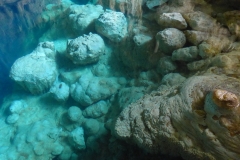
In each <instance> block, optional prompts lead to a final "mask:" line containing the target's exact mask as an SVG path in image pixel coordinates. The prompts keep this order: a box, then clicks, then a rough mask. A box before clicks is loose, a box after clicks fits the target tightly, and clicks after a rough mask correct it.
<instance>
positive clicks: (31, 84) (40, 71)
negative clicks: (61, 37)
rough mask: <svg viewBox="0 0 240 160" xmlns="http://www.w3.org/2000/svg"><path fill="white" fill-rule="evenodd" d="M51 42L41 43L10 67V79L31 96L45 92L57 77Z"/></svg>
mask: <svg viewBox="0 0 240 160" xmlns="http://www.w3.org/2000/svg"><path fill="white" fill-rule="evenodd" d="M54 57H55V49H54V44H53V42H43V43H40V44H39V45H38V47H37V48H36V49H35V50H34V51H33V52H32V53H31V54H28V55H26V56H24V57H21V58H19V59H17V60H16V62H14V64H13V66H12V67H11V71H10V77H11V79H13V80H14V81H15V82H17V83H18V84H20V85H21V86H22V87H23V88H25V89H26V90H28V91H30V92H31V93H32V94H39V93H43V92H45V91H47V90H48V89H49V88H50V86H51V85H52V84H53V82H54V81H55V79H56V77H57V68H56V61H55V58H54Z"/></svg>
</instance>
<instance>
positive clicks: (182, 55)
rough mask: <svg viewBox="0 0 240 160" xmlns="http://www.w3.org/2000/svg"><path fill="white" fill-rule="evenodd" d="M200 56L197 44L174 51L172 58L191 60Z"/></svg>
mask: <svg viewBox="0 0 240 160" xmlns="http://www.w3.org/2000/svg"><path fill="white" fill-rule="evenodd" d="M197 56H198V48H197V47H196V46H192V47H185V48H180V49H177V50H175V51H173V53H172V60H174V61H176V60H177V61H186V62H190V61H193V60H196V59H197Z"/></svg>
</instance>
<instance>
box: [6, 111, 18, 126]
mask: <svg viewBox="0 0 240 160" xmlns="http://www.w3.org/2000/svg"><path fill="white" fill-rule="evenodd" d="M18 119H19V114H17V113H13V114H11V115H9V116H8V117H7V120H6V121H7V123H8V124H13V123H16V122H17V121H18Z"/></svg>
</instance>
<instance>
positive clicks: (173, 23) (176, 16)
mask: <svg viewBox="0 0 240 160" xmlns="http://www.w3.org/2000/svg"><path fill="white" fill-rule="evenodd" d="M156 21H157V23H158V24H159V25H161V26H163V27H166V28H177V29H185V28H187V22H186V21H185V19H184V18H183V17H182V14H181V13H163V14H161V15H159V16H157V18H156Z"/></svg>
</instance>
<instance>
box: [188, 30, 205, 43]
mask: <svg viewBox="0 0 240 160" xmlns="http://www.w3.org/2000/svg"><path fill="white" fill-rule="evenodd" d="M184 34H185V36H186V38H187V41H188V42H190V43H192V44H193V45H195V46H197V45H199V44H200V43H201V42H203V41H205V40H207V39H208V38H209V34H208V33H207V32H201V31H194V30H186V31H184Z"/></svg>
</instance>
